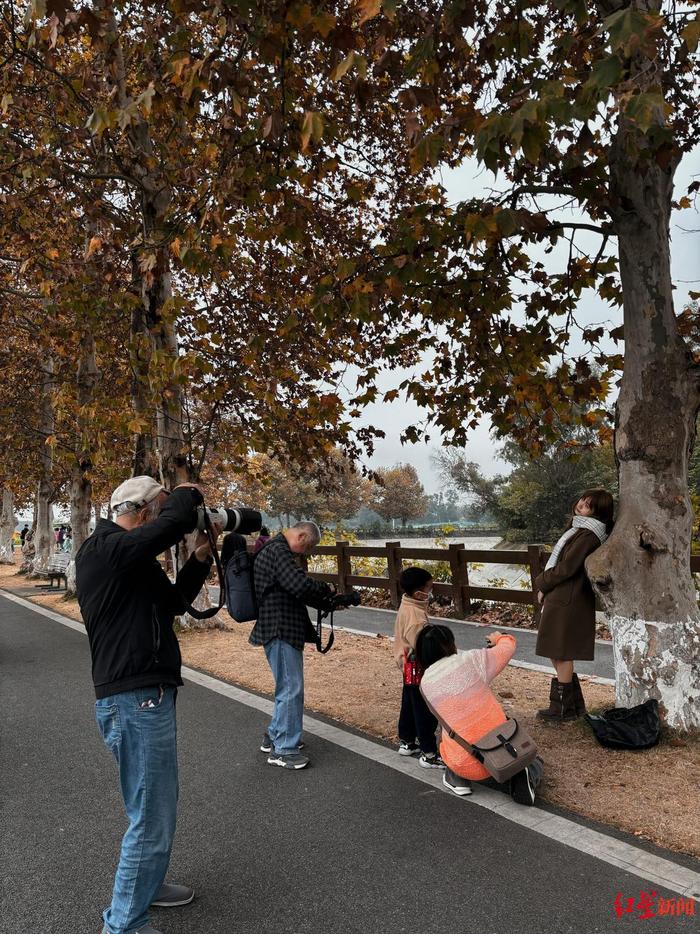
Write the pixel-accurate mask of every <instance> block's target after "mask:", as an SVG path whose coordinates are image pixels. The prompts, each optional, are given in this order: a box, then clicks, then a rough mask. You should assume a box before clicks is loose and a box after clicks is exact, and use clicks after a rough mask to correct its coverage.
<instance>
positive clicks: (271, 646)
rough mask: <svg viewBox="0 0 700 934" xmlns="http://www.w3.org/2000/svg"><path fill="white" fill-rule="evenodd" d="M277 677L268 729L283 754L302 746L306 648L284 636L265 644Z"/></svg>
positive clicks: (266, 652) (271, 666) (268, 659)
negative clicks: (295, 646) (284, 638)
mask: <svg viewBox="0 0 700 934" xmlns="http://www.w3.org/2000/svg"><path fill="white" fill-rule="evenodd" d="M265 655H266V656H267V661H268V663H269V665H270V668H271V669H272V674H273V676H274V678H275V709H274V711H273V714H272V720H271V721H270V726H269V727H268V729H267V732H268V734H269V736H270V739H271V740H272V745H273V747H274V750H275V752H276V753H278V754H279V755H283V756H286V755H290V754H291V753H293V752H297V751H298V750H299V743H300V742H301V731H302V727H303V723H304V652H303V650H301V649H295V648H294V646H293V645H290V644H289V643H288V642H285V641H284V640H283V639H273V640H272V642H268V643H267V645H266V646H265Z"/></svg>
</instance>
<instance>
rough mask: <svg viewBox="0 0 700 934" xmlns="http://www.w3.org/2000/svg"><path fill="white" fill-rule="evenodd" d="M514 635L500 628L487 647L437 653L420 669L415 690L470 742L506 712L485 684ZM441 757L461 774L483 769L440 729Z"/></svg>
mask: <svg viewBox="0 0 700 934" xmlns="http://www.w3.org/2000/svg"><path fill="white" fill-rule="evenodd" d="M515 646H516V642H515V638H514V637H513V636H511V635H506V634H503V633H501V634H500V638H498V640H497V641H496V644H495V645H494V647H493V648H491V649H486V648H485V649H472V650H470V651H469V652H458V654H457V655H449V656H448V657H447V658H441V659H440V661H439V662H435V664H434V665H431V666H430V668H428V669H426V672H425V674H424V675H423V680H422V682H421V690H422V692H423V694H424V695H425V698H426V700H427V701H428V702H429V703H430V704H431V705H432V706H433V707H434V708H435V709H436V710H437V712H438V713H439V714H440V716H441V717H442V718H443V719H444V720H445V721H446V722H447V723H448V724H449V725H450V726H451V727H452V729H453V730H454V731H455V732H456V733H458V734H459V736H461V737H463V738H464V739H466V740H467V742H470V743H473V742H475V741H476V740H478V739H481V737H482V736H484V735H485V734H486V733H488V732H489V731H490V730H492V729H493V728H494V727H496V726H498V725H499V724H501V723H503V722H504V721H505V720H506V714H505V712H504V710H503V708H502V707H501V705H500V704H499V703H498V701H497V700H496V698H495V697H494V695H493V693H492V692H491V690H490V688H489V684H490V683H491V681H493V679H494V678H495V677H496V675H497V674H499V672H501V671H503V669H504V668H505V667H506V665H507V664H508V662H509V661H510V659H511V658H512V657H513V654H514V652H515ZM440 755H441V756H442V760H443V762H444V763H445V765H446V766H447V768H448V769H450V770H451V771H452V772H454V773H455V774H456V775H460V776H461V777H462V778H469V779H472V780H473V781H480V780H481V779H484V778H488V777H489V773H488V772H487V771H486V769H485V768H484V767H483V765H482V764H481V763H480V762H477V760H476V759H475V758H474V756H472V755H471V754H470V753H468V752H467V750H466V749H465V748H464V747H463V746H460V745H459V743H458V742H456V741H455V740H453V739H450V738H449V736H447V735H445V734H444V733H443V738H442V742H441V743H440Z"/></svg>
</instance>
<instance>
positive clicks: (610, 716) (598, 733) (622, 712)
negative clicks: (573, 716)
mask: <svg viewBox="0 0 700 934" xmlns="http://www.w3.org/2000/svg"><path fill="white" fill-rule="evenodd" d="M586 720H587V722H588V723H589V725H590V726H591V728H592V730H593V732H594V733H595V738H596V739H597V740H598V742H599V743H600V744H601V746H607V747H608V748H609V749H648V748H649V747H650V746H656V744H657V743H658V741H659V738H660V737H661V721H660V719H659V702H658V701H657V700H656V699H654V698H651V699H650V700H648V701H645V702H644V703H643V704H638V705H637V706H636V707H612V708H611V709H610V710H606V711H604V712H603V713H602V714H601V715H600V716H596V715H594V714H590V713H588V714H586Z"/></svg>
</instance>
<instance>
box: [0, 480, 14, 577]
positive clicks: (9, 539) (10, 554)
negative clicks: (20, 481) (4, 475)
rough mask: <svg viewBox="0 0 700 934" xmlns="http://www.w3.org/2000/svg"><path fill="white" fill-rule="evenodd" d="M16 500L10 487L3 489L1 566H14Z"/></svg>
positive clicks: (0, 521)
mask: <svg viewBox="0 0 700 934" xmlns="http://www.w3.org/2000/svg"><path fill="white" fill-rule="evenodd" d="M14 506H15V498H14V495H13V493H12V490H11V489H10V488H9V486H3V487H2V512H0V564H14V563H15V558H14V544H13V536H14V534H15V526H16V525H17V519H16V517H15V509H14Z"/></svg>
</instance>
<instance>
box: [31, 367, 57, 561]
mask: <svg viewBox="0 0 700 934" xmlns="http://www.w3.org/2000/svg"><path fill="white" fill-rule="evenodd" d="M53 390H54V363H53V359H52V358H51V357H48V358H47V360H46V362H45V364H44V377H43V387H42V394H41V420H40V424H39V432H40V436H41V438H43V439H44V441H47V440H48V439H49V438H50V437H52V436H53V433H54V428H55V419H54V410H53ZM52 473H53V447H52V445H50V444H46V443H44V444H42V446H41V472H40V475H39V484H38V487H37V494H36V534H35V536H34V545H35V547H36V553H35V555H34V564H33V569H32V573H33V574H36V575H43V574H45V573H46V569H47V565H48V562H49V558H50V557H51V553H52V551H53V548H54V537H53V521H52V519H53V509H52V506H51V501H52V499H53V477H52Z"/></svg>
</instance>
